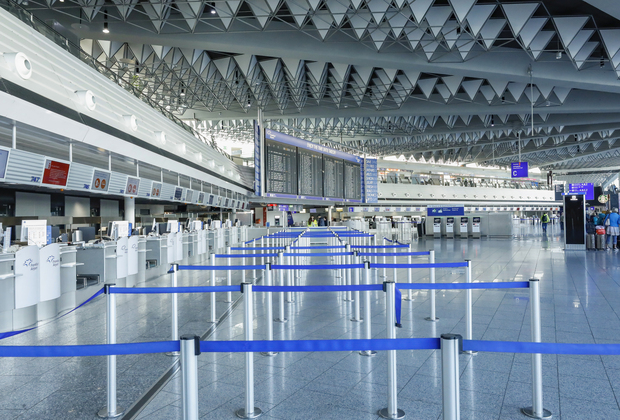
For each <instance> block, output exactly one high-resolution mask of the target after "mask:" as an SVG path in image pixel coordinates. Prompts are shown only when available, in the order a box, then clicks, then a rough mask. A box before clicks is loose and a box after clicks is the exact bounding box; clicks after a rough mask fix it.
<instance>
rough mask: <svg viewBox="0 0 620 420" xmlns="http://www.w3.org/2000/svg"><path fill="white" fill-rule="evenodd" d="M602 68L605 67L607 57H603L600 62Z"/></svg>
mask: <svg viewBox="0 0 620 420" xmlns="http://www.w3.org/2000/svg"><path fill="white" fill-rule="evenodd" d="M599 65H600V66H601V68H603V67H605V57H601V62H600V64H599Z"/></svg>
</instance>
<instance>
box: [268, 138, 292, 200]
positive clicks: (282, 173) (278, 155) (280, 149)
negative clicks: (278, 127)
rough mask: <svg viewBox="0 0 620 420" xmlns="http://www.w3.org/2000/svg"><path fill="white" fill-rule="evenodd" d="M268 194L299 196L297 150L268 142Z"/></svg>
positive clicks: (285, 145) (274, 142) (286, 145)
mask: <svg viewBox="0 0 620 420" xmlns="http://www.w3.org/2000/svg"><path fill="white" fill-rule="evenodd" d="M265 146H266V151H267V153H266V158H267V165H266V172H265V177H266V183H267V192H269V193H276V194H291V195H297V148H296V147H294V146H290V145H288V144H283V143H279V142H276V141H271V140H266V141H265Z"/></svg>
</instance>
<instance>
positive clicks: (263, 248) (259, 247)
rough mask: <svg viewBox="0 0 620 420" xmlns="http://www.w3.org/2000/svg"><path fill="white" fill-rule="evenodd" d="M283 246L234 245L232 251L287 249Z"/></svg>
mask: <svg viewBox="0 0 620 420" xmlns="http://www.w3.org/2000/svg"><path fill="white" fill-rule="evenodd" d="M285 248H286V247H283V246H257V247H245V246H232V247H230V250H231V251H271V250H274V249H285Z"/></svg>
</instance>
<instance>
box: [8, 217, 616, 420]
mask: <svg viewBox="0 0 620 420" xmlns="http://www.w3.org/2000/svg"><path fill="white" fill-rule="evenodd" d="M514 231H515V235H514V237H513V238H497V239H496V238H494V239H486V238H485V239H482V240H474V239H469V240H461V239H456V240H447V239H443V240H432V239H430V240H420V241H419V242H417V243H415V244H414V248H417V249H418V250H426V249H435V251H436V257H437V258H436V259H437V261H438V262H449V261H462V260H463V259H471V260H472V262H473V277H474V280H479V281H493V280H497V281H522V280H527V279H529V278H532V277H537V278H540V279H541V301H542V303H541V305H542V325H543V331H542V335H543V341H546V342H566V343H613V342H616V343H617V342H618V341H619V339H618V337H620V319H619V318H618V313H620V272H619V267H620V264H619V263H618V261H619V258H620V253H618V252H616V253H614V252H613V251H598V252H594V251H588V252H576V251H572V252H564V251H563V250H562V248H561V241H560V231H559V229H558V227H557V226H550V228H549V234H548V235H546V236H542V234H541V233H540V231H539V228H538V227H533V226H530V225H521V224H516V225H515V230H514ZM313 262H327V260H326V259H321V258H317V259H313ZM390 262H391V261H390ZM413 274H414V276H413V278H414V281H418V282H425V281H428V269H420V270H414V273H413ZM387 275H388V276H392V270H388V271H387ZM167 277H168V276H164V277H163V278H161V279H158V280H156V281H152V282H148V284H147V285H149V286H151V285H167V283H168V281H169V280H168V278H167ZM405 280H406V271H405V270H399V272H398V281H405ZM463 280H464V271H463V270H462V269H437V281H438V282H454V281H463ZM238 281H239V276H238V273H237V274H236V275H235V282H238ZM334 281H337V279H334V276H333V273H332V272H331V271H319V270H316V271H312V272H309V274H307V275H306V276H304V277H303V278H302V284H333V283H334ZM207 282H208V276H205V273H204V272H183V273H181V274H180V276H179V284H180V285H203V284H206V283H207ZM220 284H221V282H220ZM239 297H240V294H237V293H235V294H234V295H233V300H236V299H238V298H239ZM274 297H275V296H274ZM343 297H344V296H343V293H305V294H298V295H297V296H295V302H294V303H288V304H285V313H286V317H287V318H288V322H287V323H286V324H278V323H276V324H274V332H275V334H274V335H275V339H344V338H362V334H363V323H356V322H352V321H350V318H351V317H352V314H353V304H352V303H351V302H345V301H343ZM277 302H278V301H277V299H274V303H275V305H274V312H275V313H277V310H278V303H277ZM255 304H256V305H255V322H254V333H255V338H256V339H263V338H265V333H266V329H265V325H266V323H265V322H266V320H265V311H264V309H265V305H264V295H262V294H258V293H257V294H256V301H255ZM229 305H230V304H227V303H225V302H224V296H223V295H222V296H218V308H217V311H218V314H222V313H224V312H225V311H226V310H227V308H228V307H229ZM464 305H465V293H464V292H462V291H438V292H437V316H438V317H439V318H440V319H439V321H437V322H434V323H433V322H428V321H425V320H424V317H426V316H428V315H429V308H430V303H429V300H428V294H427V293H426V292H424V291H420V292H415V293H414V300H413V301H412V302H408V301H403V306H402V308H403V317H402V324H403V328H401V329H398V330H397V335H398V337H431V336H439V335H440V334H442V333H447V332H455V333H460V334H464V332H465V325H464V314H465V306H464ZM528 306H529V294H528V291H527V290H519V289H514V290H511V289H507V290H506V289H502V290H498V291H492V290H485V291H474V311H473V314H474V327H473V334H474V338H478V339H483V340H484V339H487V340H511V341H517V340H521V341H529V339H530V314H529V308H528ZM179 307H180V325H181V333H193V334H198V335H200V334H202V333H204V332H205V331H207V330H208V329H209V327H210V325H211V324H209V323H208V322H206V320H207V319H208V314H209V298H208V296H201V295H180V297H179ZM118 308H119V309H118V311H119V317H118V319H119V337H118V338H119V342H120V341H125V342H132V341H153V340H167V339H169V336H170V309H169V308H170V302H169V298H168V297H167V296H163V295H145V296H140V295H119V296H118ZM104 310H105V306H104V300H103V299H98V300H96V301H94V302H93V303H91V304H89V305H87V306H85V307H83V308H81V309H80V310H78V311H76V312H75V313H73V314H71V315H69V316H67V317H65V318H63V319H61V320H59V321H56V322H52V323H49V324H47V325H45V326H43V327H41V328H39V329H37V330H35V331H32V332H30V333H26V334H23V335H21V336H17V337H15V338H11V339H7V340H3V341H2V343H1V344H3V345H17V344H26V345H45V344H52V343H53V344H78V343H79V344H94V343H102V342H104V337H105V316H104ZM384 313H385V303H384V296H383V292H373V293H372V330H373V336H375V337H378V338H379V337H380V338H383V337H385V326H384V324H385V317H384ZM242 322H243V317H242V306H241V305H239V306H237V307H236V308H235V309H234V310H233V311H232V312H231V314H230V316H228V317H226V318H225V319H224V320H223V321H222V322H221V323H220V324H219V325H218V326H217V328H215V329H214V331H213V332H212V334H211V335H210V336H209V338H208V339H209V340H229V339H242V338H243V324H242ZM118 360H119V361H118V363H119V375H118V377H119V380H118V381H119V386H118V387H119V392H118V394H119V403H120V404H121V405H122V406H123V407H124V408H126V407H129V406H130V405H131V404H132V403H133V402H134V401H136V400H138V398H139V397H140V396H141V395H143V394H144V393H145V392H146V391H147V390H149V389H150V388H151V387H152V385H153V384H154V382H155V381H156V380H157V378H159V377H160V375H161V374H162V373H163V372H164V371H166V369H167V368H168V367H169V366H170V365H171V363H172V362H173V359H172V358H170V357H168V356H165V355H137V356H122V357H121V356H119V358H118ZM198 360H199V371H198V380H199V386H200V390H199V396H200V414H201V417H202V418H206V419H233V418H236V417H235V414H234V412H235V410H237V409H239V408H242V407H243V405H244V394H243V393H244V371H243V366H244V362H243V355H242V354H232V353H203V354H202V355H200V356H199V359H198ZM254 360H255V372H256V374H255V383H256V406H257V407H259V408H260V409H261V410H262V411H263V412H264V414H263V417H262V418H266V419H269V418H274V419H366V418H368V419H376V418H378V416H377V415H376V412H377V410H379V409H381V408H383V407H385V406H386V404H387V396H386V393H387V387H386V382H387V373H386V366H387V359H386V357H385V354H384V353H379V354H378V355H377V356H376V357H374V358H367V357H362V356H360V355H358V354H357V353H353V352H334V353H325V352H321V353H318V352H317V353H286V354H284V353H282V354H278V355H277V356H275V357H270V358H268V357H264V356H260V355H256V356H255V359H254ZM460 361H461V365H460V367H461V371H462V374H461V377H460V384H461V418H463V419H487V418H488V419H517V418H518V419H525V418H526V417H524V416H523V415H521V414H520V412H519V409H520V407H524V406H529V405H531V387H530V356H529V355H514V354H507V353H494V354H493V353H478V354H477V355H474V356H469V355H462V356H461V358H460ZM105 365H106V363H105V358H100V357H92V358H70V359H1V360H0V419H5V418H6V419H13V418H20V419H91V418H95V413H96V411H97V410H98V409H99V408H101V407H103V406H104V404H105ZM440 374H441V363H440V359H439V352H438V351H419V350H418V351H400V352H398V392H399V393H398V398H399V399H398V406H399V408H401V409H403V410H404V411H405V412H406V418H409V419H437V418H440V416H441V378H440ZM543 377H544V397H545V403H544V405H545V407H546V408H547V409H549V410H551V411H552V412H553V415H554V418H562V419H565V420H566V419H618V418H620V410H619V405H618V400H617V396H618V397H620V356H604V357H600V356H553V355H550V356H544V357H543ZM180 392H181V383H180V375H179V374H176V375H175V376H174V377H173V378H172V379H171V380H170V381H169V382H168V383H167V384H166V385H165V386H163V389H161V390H159V392H157V393H156V395H155V396H154V398H153V399H152V400H151V401H150V403H148V404H146V405H145V406H144V407H143V409H142V412H141V413H140V414H139V416H138V418H140V419H180V418H181V408H180V407H181V404H180V398H181V395H180Z"/></svg>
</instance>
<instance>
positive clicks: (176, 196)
mask: <svg viewBox="0 0 620 420" xmlns="http://www.w3.org/2000/svg"><path fill="white" fill-rule="evenodd" d="M181 197H183V188H181V187H176V188H175V189H174V199H175V200H180V199H181Z"/></svg>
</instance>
